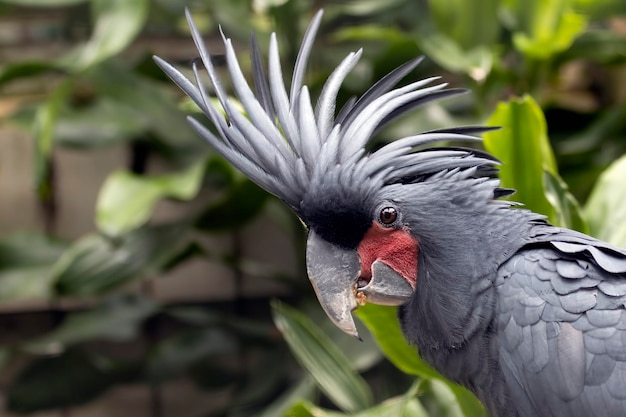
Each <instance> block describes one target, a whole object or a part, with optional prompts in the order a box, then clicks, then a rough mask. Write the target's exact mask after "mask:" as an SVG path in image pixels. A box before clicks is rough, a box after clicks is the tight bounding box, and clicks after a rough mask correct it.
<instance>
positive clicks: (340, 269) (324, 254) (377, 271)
mask: <svg viewBox="0 0 626 417" xmlns="http://www.w3.org/2000/svg"><path fill="white" fill-rule="evenodd" d="M306 264H307V273H308V275H309V279H310V280H311V284H313V289H314V290H315V294H316V295H317V299H318V300H319V302H320V304H321V305H322V308H323V309H324V311H325V312H326V314H327V315H328V317H329V318H330V320H331V321H332V322H333V323H334V324H335V326H337V327H339V328H340V329H341V330H343V331H344V332H346V333H347V334H349V335H352V336H354V337H356V338H359V333H358V332H357V329H356V326H355V324H354V319H353V318H352V314H351V313H352V311H353V310H355V309H356V308H357V307H358V305H359V304H360V305H363V304H365V302H371V303H374V304H381V305H390V306H398V305H402V304H404V303H405V302H407V301H408V300H409V298H411V296H412V295H413V292H414V289H413V287H412V286H411V284H409V282H408V281H407V280H406V279H405V278H404V277H402V276H401V275H400V274H398V273H397V272H396V271H394V270H393V269H392V268H391V267H389V266H388V265H387V264H385V263H383V262H382V261H376V262H374V263H373V264H372V278H371V279H370V280H369V282H368V283H367V284H366V285H365V286H362V287H359V286H358V282H359V276H360V274H361V259H360V258H359V255H358V253H357V251H355V250H351V249H344V248H341V247H339V246H336V245H333V244H332V243H329V242H327V241H325V240H324V239H322V238H320V237H319V236H318V235H317V234H315V232H314V231H312V230H311V231H309V238H308V241H307V250H306Z"/></svg>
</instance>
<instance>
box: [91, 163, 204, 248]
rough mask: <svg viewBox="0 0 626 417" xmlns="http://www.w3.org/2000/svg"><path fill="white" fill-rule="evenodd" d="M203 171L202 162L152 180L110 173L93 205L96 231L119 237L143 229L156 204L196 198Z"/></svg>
mask: <svg viewBox="0 0 626 417" xmlns="http://www.w3.org/2000/svg"><path fill="white" fill-rule="evenodd" d="M204 167H205V164H204V161H199V162H197V163H195V164H193V165H192V166H190V167H189V168H187V169H186V170H184V171H180V172H175V173H171V174H164V175H156V176H144V175H136V174H133V173H131V172H128V171H116V172H113V173H112V174H111V175H109V177H108V178H107V180H106V181H105V183H104V185H103V186H102V189H101V190H100V194H99V196H98V201H97V203H96V224H97V225H98V228H99V229H100V230H101V231H102V232H103V233H105V234H106V235H108V236H119V235H121V234H123V233H126V232H128V231H130V230H133V229H136V228H138V227H140V226H142V225H144V224H145V223H146V222H147V221H148V220H149V219H150V216H151V215H152V211H153V209H154V206H155V205H156V203H157V202H158V201H159V200H161V199H163V198H176V199H179V200H190V199H191V198H193V197H195V196H196V194H198V191H199V189H200V185H201V184H202V177H203V173H204Z"/></svg>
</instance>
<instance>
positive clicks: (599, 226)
mask: <svg viewBox="0 0 626 417" xmlns="http://www.w3.org/2000/svg"><path fill="white" fill-rule="evenodd" d="M625 178H626V156H622V157H621V158H619V159H618V160H617V161H615V162H613V163H612V164H611V165H610V166H609V167H608V168H607V169H606V171H604V172H603V173H602V175H600V178H598V181H597V182H596V185H595V186H594V188H593V191H592V192H591V195H590V196H589V200H587V204H586V205H585V215H586V217H587V221H588V222H589V232H590V234H591V235H592V236H595V237H597V238H599V239H602V240H604V241H606V242H609V243H612V244H614V245H616V246H619V247H622V248H626V182H624V179H625Z"/></svg>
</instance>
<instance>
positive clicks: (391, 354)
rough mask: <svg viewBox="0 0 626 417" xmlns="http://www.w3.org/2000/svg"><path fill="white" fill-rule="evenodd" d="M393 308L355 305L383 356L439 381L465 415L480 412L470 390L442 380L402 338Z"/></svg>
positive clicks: (402, 367) (359, 316)
mask: <svg viewBox="0 0 626 417" xmlns="http://www.w3.org/2000/svg"><path fill="white" fill-rule="evenodd" d="M396 310H397V309H396V308H395V307H386V306H379V305H375V304H366V305H365V306H362V307H359V308H358V309H357V310H356V312H355V315H356V316H357V317H358V318H359V319H360V320H361V321H362V322H363V323H365V325H366V326H367V328H368V329H369V330H370V332H371V333H372V334H373V336H374V339H375V340H376V343H378V345H379V346H380V348H381V350H382V351H383V353H384V354H385V356H386V357H387V359H389V360H390V361H391V362H392V363H393V364H394V365H395V366H397V367H398V368H399V369H400V370H402V371H403V372H405V373H408V374H411V375H416V376H419V377H421V378H424V379H427V380H432V379H439V380H441V381H443V383H445V384H446V385H447V386H448V389H450V390H451V391H452V392H453V393H454V396H455V398H456V405H457V406H458V407H460V409H461V410H463V412H464V413H465V415H466V416H472V417H475V416H482V415H483V414H484V408H483V406H482V405H481V404H480V402H479V401H478V400H477V399H476V397H475V396H474V395H473V394H472V393H471V392H469V391H467V390H466V389H465V388H463V387H461V386H459V385H456V384H453V383H451V382H449V381H448V380H446V379H445V378H444V377H443V376H441V375H440V374H439V373H438V372H437V371H435V370H434V369H433V368H432V367H431V366H430V365H428V364H427V363H426V362H424V361H423V360H422V359H421V358H420V357H419V355H418V352H417V349H416V348H415V347H414V346H410V345H409V344H408V343H407V342H406V339H405V338H404V335H403V334H402V330H401V329H400V324H399V322H398V316H397V311H396Z"/></svg>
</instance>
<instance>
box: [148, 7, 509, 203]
mask: <svg viewBox="0 0 626 417" xmlns="http://www.w3.org/2000/svg"><path fill="white" fill-rule="evenodd" d="M186 17H187V21H188V23H189V27H190V29H191V35H192V38H193V41H194V43H195V45H196V47H197V49H198V52H199V54H200V61H201V62H202V64H203V66H204V69H205V70H206V73H207V75H208V78H209V80H210V83H211V86H212V91H213V93H214V94H215V96H216V97H217V100H218V102H219V105H218V104H216V103H215V101H213V100H211V99H210V97H209V96H208V92H207V88H206V86H205V85H204V83H203V81H202V79H201V76H200V70H199V68H198V65H197V63H196V62H194V64H193V73H194V80H193V81H194V82H192V81H190V80H189V79H187V78H186V77H185V76H184V75H183V74H182V73H181V72H180V71H179V70H177V69H176V68H175V67H173V66H172V65H170V64H168V63H167V62H165V61H164V60H162V59H160V58H158V57H154V59H155V62H156V63H157V65H158V66H159V67H160V68H161V69H162V70H163V71H164V72H165V74H167V75H168V76H169V77H170V78H171V79H172V81H173V82H174V83H175V84H176V85H177V86H178V87H179V88H181V89H182V90H183V91H184V92H185V94H187V95H188V96H189V97H190V98H191V99H192V100H193V101H194V102H195V103H196V104H197V105H198V107H199V108H200V109H201V110H202V112H203V113H204V114H205V115H206V116H207V117H208V119H209V120H210V121H211V123H212V124H213V126H214V128H215V132H216V133H213V132H212V131H211V130H209V129H208V128H206V127H205V126H203V125H202V124H201V123H199V122H198V121H197V120H195V119H194V118H192V117H190V118H189V123H190V124H191V127H192V128H193V129H194V130H195V131H196V132H197V133H198V135H200V136H201V137H202V138H204V139H205V140H206V141H207V142H209V143H210V144H211V145H212V146H213V147H214V148H215V149H216V150H217V152H219V153H220V154H221V155H222V156H223V157H224V158H225V159H226V160H228V161H229V162H230V163H231V164H233V165H234V166H235V167H237V168H238V169H239V170H241V171H242V172H243V173H244V174H245V175H247V176H248V177H249V178H250V179H251V180H252V181H254V182H256V183H257V184H258V185H259V186H261V187H263V188H265V189H266V190H267V191H268V192H270V193H272V194H274V195H276V196H277V197H279V198H281V199H282V200H283V201H285V202H286V203H287V204H288V205H290V206H291V207H292V208H294V209H295V210H296V211H300V203H301V201H302V199H303V196H304V194H305V193H306V192H307V190H308V189H309V188H310V187H314V188H316V187H317V186H319V184H321V183H324V182H326V181H330V180H329V177H328V176H329V175H330V176H332V177H333V178H334V177H337V178H335V180H336V181H337V183H342V184H343V183H346V184H344V185H345V186H346V187H349V186H350V185H351V184H352V183H359V184H360V186H359V188H361V187H363V183H364V182H366V181H367V180H370V181H371V183H372V186H374V185H376V186H381V185H384V184H392V183H397V182H403V181H408V182H414V181H416V180H419V179H420V178H424V177H427V176H433V175H437V174H438V173H440V172H445V171H449V170H455V169H461V170H467V169H472V168H479V167H484V168H486V167H493V166H494V165H496V164H497V161H496V160H495V159H494V158H492V157H490V156H489V155H487V154H485V153H481V152H479V151H472V150H468V149H464V148H441V149H437V148H429V149H424V150H420V151H416V150H415V148H416V147H423V146H425V145H429V144H431V143H433V142H439V141H447V140H454V141H479V140H480V138H478V137H476V136H474V135H476V134H479V133H482V132H485V131H488V130H491V129H490V128H485V127H478V126H468V127H454V128H450V129H440V130H432V131H428V132H422V133H418V134H415V135H412V136H408V137H405V138H401V139H398V140H396V141H394V142H391V143H389V144H387V145H385V146H383V147H381V148H380V149H378V150H376V151H375V152H372V153H368V152H366V150H365V147H366V146H367V144H368V142H369V141H370V140H371V138H372V136H373V135H374V134H375V133H376V131H378V130H379V129H380V128H381V127H382V126H384V125H385V124H386V123H388V122H390V121H391V120H393V119H395V118H397V117H398V116H400V115H401V114H403V113H405V112H407V111H409V110H412V109H414V108H415V107H418V106H420V105H422V104H424V103H426V102H429V101H432V100H436V99H440V98H443V97H448V96H451V95H456V94H460V93H463V92H464V91H463V90H459V89H448V88H446V87H447V84H446V83H440V84H436V85H430V84H432V83H433V82H435V81H437V80H438V79H439V77H431V78H426V79H424V80H420V81H417V82H413V83H411V84H408V85H406V86H402V87H396V85H397V84H398V83H399V82H400V81H401V80H402V79H403V78H404V77H405V76H406V75H407V74H409V73H410V72H411V71H412V70H414V69H415V68H416V67H417V65H419V63H420V62H421V61H422V58H421V57H420V58H416V59H413V60H411V61H409V62H407V63H405V64H403V65H401V66H399V67H398V68H396V69H394V70H393V71H391V72H390V73H389V74H387V75H386V76H385V77H383V78H382V79H381V80H379V81H378V82H377V83H376V84H374V85H373V86H372V87H371V88H370V89H369V90H367V91H366V92H365V93H364V94H363V95H362V96H361V97H360V98H352V99H350V100H348V102H347V103H346V104H345V105H344V107H343V108H342V109H341V110H340V111H339V112H338V114H337V115H336V114H335V113H336V101H337V94H338V93H339V90H340V88H341V85H342V83H343V81H344V80H345V78H346V77H347V76H348V74H349V73H350V72H351V71H352V70H353V69H354V67H355V66H356V65H357V63H358V61H359V59H360V57H361V54H362V50H358V51H356V52H352V53H350V54H349V55H348V56H346V57H345V58H344V59H343V60H342V62H341V63H340V64H339V65H338V66H337V67H336V68H335V70H334V71H333V72H332V73H331V75H330V76H329V77H328V79H327V80H326V82H325V83H324V86H323V88H322V92H321V94H320V96H319V98H318V99H317V102H316V104H315V106H313V101H312V100H311V97H310V95H309V89H308V87H307V86H306V85H303V80H304V74H305V72H306V67H307V63H308V59H309V57H310V55H311V51H312V48H313V41H314V39H315V35H316V33H317V31H318V29H319V27H320V24H321V19H322V11H319V12H318V13H317V14H316V15H315V16H314V17H313V19H312V21H311V23H310V24H309V27H308V29H307V30H306V33H305V34H304V38H303V41H302V46H301V47H300V51H299V53H298V56H297V59H296V63H295V66H294V71H293V75H292V79H291V86H290V88H289V94H287V88H286V86H285V83H284V81H283V73H282V68H281V64H280V55H279V50H278V42H277V40H276V35H275V34H272V35H271V36H270V42H269V54H268V67H267V72H266V71H265V67H264V65H263V60H262V58H261V52H260V49H259V46H258V42H257V40H256V38H255V37H254V35H253V36H252V37H251V52H250V53H251V62H252V78H253V81H254V89H253V88H252V87H251V86H250V84H248V81H247V80H246V77H245V76H244V74H243V71H242V70H241V67H240V65H239V61H238V59H237V55H236V52H235V49H234V47H233V45H232V41H231V40H230V39H229V38H227V37H226V36H225V35H224V34H223V33H222V40H223V43H224V48H225V51H226V53H225V54H226V69H227V71H228V74H229V76H230V81H231V84H232V87H233V91H234V94H235V96H236V98H237V99H238V100H239V102H240V103H241V106H242V107H243V110H244V112H242V111H241V110H240V107H238V106H236V105H235V102H234V101H233V99H232V98H231V97H229V96H228V94H227V92H226V90H225V89H224V87H223V85H222V83H221V82H220V79H219V77H218V75H217V71H216V69H215V67H214V65H213V63H212V62H211V56H210V54H209V51H208V50H207V48H206V46H205V44H204V42H203V40H202V37H201V35H200V32H199V31H198V29H197V27H196V26H195V24H194V22H193V20H192V18H191V15H190V13H189V11H186ZM220 31H221V29H220ZM220 106H221V108H220ZM487 171H488V170H487V169H483V170H480V169H476V172H487Z"/></svg>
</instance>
